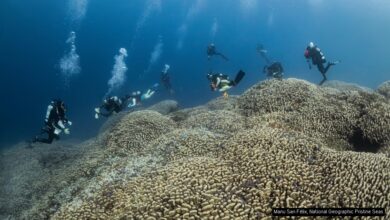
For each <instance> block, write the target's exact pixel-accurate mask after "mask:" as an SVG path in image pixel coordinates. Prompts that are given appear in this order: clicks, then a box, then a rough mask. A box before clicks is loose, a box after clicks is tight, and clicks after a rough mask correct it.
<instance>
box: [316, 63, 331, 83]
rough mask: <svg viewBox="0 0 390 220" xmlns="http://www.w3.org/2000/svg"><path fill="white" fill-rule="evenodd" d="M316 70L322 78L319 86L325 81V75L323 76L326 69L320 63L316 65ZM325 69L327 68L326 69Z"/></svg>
mask: <svg viewBox="0 0 390 220" xmlns="http://www.w3.org/2000/svg"><path fill="white" fill-rule="evenodd" d="M317 68H318V70H319V71H320V73H321V74H322V77H323V79H322V81H321V82H320V83H319V85H322V84H323V83H324V82H325V81H326V80H327V78H326V75H325V74H326V70H327V69H325V68H324V65H323V64H322V63H319V64H317ZM327 68H329V67H327Z"/></svg>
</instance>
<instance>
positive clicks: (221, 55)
mask: <svg viewBox="0 0 390 220" xmlns="http://www.w3.org/2000/svg"><path fill="white" fill-rule="evenodd" d="M215 54H216V55H219V56H220V57H222V58H223V59H224V60H226V61H229V59H228V58H227V57H226V56H225V55H223V54H222V53H219V52H217V53H215Z"/></svg>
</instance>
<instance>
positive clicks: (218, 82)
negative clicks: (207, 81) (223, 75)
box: [215, 77, 221, 88]
mask: <svg viewBox="0 0 390 220" xmlns="http://www.w3.org/2000/svg"><path fill="white" fill-rule="evenodd" d="M219 84H221V79H220V78H219V77H217V82H216V83H215V87H216V88H218V86H219Z"/></svg>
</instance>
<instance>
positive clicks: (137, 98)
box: [127, 83, 159, 108]
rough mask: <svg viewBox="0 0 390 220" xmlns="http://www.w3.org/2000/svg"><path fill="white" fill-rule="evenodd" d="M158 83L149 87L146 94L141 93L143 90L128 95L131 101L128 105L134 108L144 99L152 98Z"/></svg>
mask: <svg viewBox="0 0 390 220" xmlns="http://www.w3.org/2000/svg"><path fill="white" fill-rule="evenodd" d="M158 86H159V85H158V83H156V84H154V85H153V86H152V87H151V88H150V89H148V90H147V91H146V92H145V93H144V94H141V91H135V92H132V93H131V95H128V96H127V97H128V99H129V100H130V103H129V104H128V105H127V107H129V108H133V107H135V106H136V105H141V103H142V101H144V100H147V99H150V98H151V97H152V96H153V95H154V93H155V92H156V91H157V88H158Z"/></svg>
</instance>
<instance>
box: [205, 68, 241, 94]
mask: <svg viewBox="0 0 390 220" xmlns="http://www.w3.org/2000/svg"><path fill="white" fill-rule="evenodd" d="M244 76H245V72H244V71H242V70H240V71H239V72H238V73H237V75H236V78H235V79H234V80H230V79H229V76H228V75H225V74H222V73H215V74H213V73H212V72H210V73H208V74H207V79H208V80H209V81H210V88H211V91H216V90H218V91H220V92H223V97H225V98H227V97H228V94H227V90H229V89H231V88H232V87H233V86H236V85H238V83H240V81H241V80H242V78H244Z"/></svg>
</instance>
